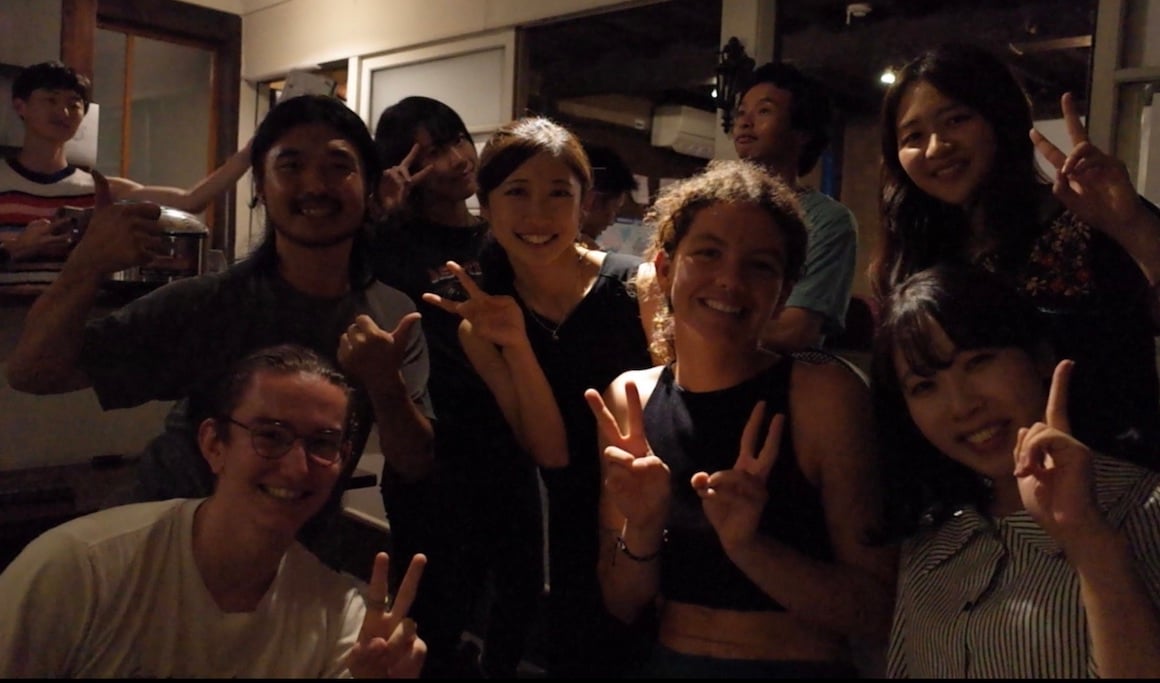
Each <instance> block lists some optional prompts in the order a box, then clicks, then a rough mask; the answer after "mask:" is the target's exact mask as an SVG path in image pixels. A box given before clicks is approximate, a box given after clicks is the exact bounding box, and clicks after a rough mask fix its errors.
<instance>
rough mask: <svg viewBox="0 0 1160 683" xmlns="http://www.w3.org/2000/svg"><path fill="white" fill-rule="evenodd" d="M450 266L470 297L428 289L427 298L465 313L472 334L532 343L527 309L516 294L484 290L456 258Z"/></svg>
mask: <svg viewBox="0 0 1160 683" xmlns="http://www.w3.org/2000/svg"><path fill="white" fill-rule="evenodd" d="M447 268H448V270H450V271H451V272H452V274H454V275H455V277H456V279H458V280H459V284H460V285H461V286H462V287H463V291H464V292H466V293H467V300H466V301H453V300H451V299H444V298H443V297H441V296H439V295H438V294H434V293H431V292H427V293H425V294H424V295H423V301H426V302H427V303H429V304H431V305H433V306H438V307H439V308H441V309H443V310H445V311H447V312H448V313H451V314H453V315H458V316H460V317H462V318H463V319H464V320H466V321H467V322H468V325H469V326H470V329H471V332H472V334H474V335H476V336H478V337H480V338H481V339H485V340H487V341H489V342H491V343H492V344H495V345H496V346H499V347H501V348H507V347H511V346H519V345H527V346H529V347H530V345H531V343H530V342H529V341H528V334H527V330H526V329H525V328H524V312H523V310H522V309H521V308H520V305H519V304H518V303H517V302H516V300H515V299H514V298H512V297H510V296H494V295H491V294H488V293H487V292H485V291H483V290H482V289H480V287H479V285H477V284H475V280H472V279H471V276H470V275H468V274H467V271H465V270H464V269H463V267H462V266H460V265H459V264H458V263H456V262H455V261H448V262H447Z"/></svg>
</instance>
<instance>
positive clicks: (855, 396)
mask: <svg viewBox="0 0 1160 683" xmlns="http://www.w3.org/2000/svg"><path fill="white" fill-rule="evenodd" d="M859 373H860V371H859V370H856V369H855V368H854V367H852V366H851V365H848V364H847V363H846V362H845V361H842V360H841V359H839V358H837V357H828V358H827V357H824V356H821V355H819V356H818V357H817V358H816V359H815V358H811V357H810V356H809V355H808V354H807V355H804V357H803V355H796V356H795V357H794V364H793V370H792V371H791V374H790V400H791V401H793V403H794V404H795V405H798V406H801V407H806V408H810V409H812V408H816V407H824V406H827V405H829V406H831V407H833V408H834V409H839V407H840V406H841V405H843V404H854V405H855V406H861V405H862V404H865V406H866V407H869V402H870V388H869V386H868V385H867V382H866V379H865V378H864V377H863V376H862V375H860V374H859ZM799 411H800V408H799Z"/></svg>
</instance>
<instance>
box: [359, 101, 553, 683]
mask: <svg viewBox="0 0 1160 683" xmlns="http://www.w3.org/2000/svg"><path fill="white" fill-rule="evenodd" d="M375 144H376V145H377V146H378V149H379V152H380V155H381V158H382V162H383V167H384V169H386V170H385V171H384V172H383V178H382V182H381V184H380V187H381V191H380V200H381V203H382V208H383V212H384V213H385V217H384V218H383V219H382V220H380V221H378V222H377V223H376V224H375V226H374V228H375V232H374V236H373V238H372V240H371V242H370V244H369V245H368V253H369V254H370V259H371V264H372V266H373V267H374V269H375V273H376V275H377V277H378V278H379V279H380V280H382V281H383V282H385V283H387V284H389V285H391V286H393V287H396V288H398V289H399V290H401V291H402V292H403V293H405V294H407V295H408V296H409V297H411V298H412V299H413V300H414V301H415V302H416V305H417V306H418V308H419V311H420V312H421V313H422V316H423V318H422V325H423V331H424V333H425V335H426V338H427V345H428V348H429V350H430V354H431V375H430V378H429V380H428V383H427V385H428V389H429V391H430V394H431V399H432V402H433V404H434V406H435V409H436V412H437V416H438V420H437V422H436V423H435V441H434V456H435V463H434V469H433V470H432V472H431V475H430V476H428V477H425V478H423V479H422V480H419V481H414V482H407V481H404V480H402V479H400V478H397V477H395V478H384V480H383V482H382V495H383V503H384V505H385V508H386V511H387V517H388V518H389V519H390V522H391V538H392V543H393V547H394V548H395V550H396V553H395V556H396V558H405V557H409V556H410V555H412V554H414V553H416V552H423V553H425V554H426V555H427V557H429V558H430V559H431V565H430V567H429V568H428V571H427V574H426V579H425V585H426V586H427V588H428V590H426V591H424V592H423V594H422V595H421V596H420V597H419V598H418V600H417V601H416V603H415V607H414V613H415V615H416V617H418V621H419V623H420V624H421V626H420V629H421V632H422V635H423V638H424V640H425V641H426V642H427V646H428V656H427V664H426V668H425V669H424V672H423V675H424V677H425V678H465V677H477V676H478V675H480V673H483V674H484V675H485V676H488V677H494V678H515V677H516V669H517V667H518V665H519V662H520V660H521V658H523V656H524V653H525V650H526V648H527V645H528V636H529V634H530V632H531V630H532V627H533V625H534V623H535V619H536V611H537V607H538V603H539V599H540V593H541V591H542V587H543V576H542V571H541V562H542V559H541V550H540V548H541V545H542V540H541V520H540V500H539V487H538V484H537V482H536V472H535V465H534V464H533V463H532V461H531V459H530V458H529V457H528V456H527V454H526V453H524V452H523V451H522V449H521V448H520V447H519V444H518V443H517V442H516V441H515V438H514V436H513V435H512V431H511V428H510V427H508V425H507V423H506V422H505V421H504V419H503V414H502V413H501V412H500V410H499V407H498V405H497V404H496V402H495V398H494V397H493V396H492V394H491V392H490V391H489V390H488V388H487V385H485V384H484V383H483V381H482V380H481V379H480V377H479V375H478V374H476V372H475V369H474V368H473V367H472V366H471V363H470V361H468V360H467V357H466V356H465V355H464V353H463V347H462V346H461V345H460V343H459V333H458V329H459V316H456V315H453V314H451V313H448V312H447V311H444V310H443V309H441V308H439V307H438V306H433V305H431V304H429V303H427V302H425V301H423V300H422V297H423V295H424V294H426V293H435V294H438V295H440V296H443V297H448V298H463V291H462V288H461V286H460V284H459V281H458V280H457V279H456V277H455V275H454V274H453V273H452V272H451V271H450V270H448V268H447V265H446V263H447V261H455V262H457V263H459V264H461V265H462V266H463V268H464V269H465V270H466V271H467V272H469V273H471V274H472V276H473V277H475V278H478V277H479V275H480V272H481V270H480V266H479V257H480V253H481V251H482V249H483V245H484V243H485V241H486V239H487V233H488V226H487V223H486V221H483V220H482V219H481V218H479V217H478V216H476V215H474V214H472V212H471V210H470V209H469V208H468V205H467V200H468V199H469V198H470V197H471V196H472V195H474V194H475V192H476V189H477V184H476V179H475V174H476V171H477V169H478V164H479V159H478V157H477V155H476V152H475V144H474V143H473V142H472V139H471V135H470V134H469V133H468V131H467V126H466V125H465V124H464V123H463V120H462V119H461V118H460V117H459V115H458V114H457V113H455V111H454V110H453V109H451V108H450V107H448V106H447V105H446V104H444V103H442V102H440V101H438V100H435V99H431V98H429V97H419V96H412V97H405V98H403V99H402V100H399V101H398V102H396V103H395V104H393V105H391V106H389V107H387V108H386V109H384V110H383V112H382V114H380V116H379V120H378V124H377V126H376V127H375ZM397 569H398V572H397V573H401V570H402V567H401V565H400V566H399V567H397ZM489 579H490V585H491V586H492V587H493V588H494V590H493V591H490V594H491V596H492V598H493V599H492V600H491V603H490V605H487V606H486V607H484V608H482V609H481V608H479V607H478V605H480V604H481V603H483V601H484V600H485V599H486V598H487V597H488V595H489V591H488V590H487V588H488V581H489ZM477 614H484V615H486V616H485V618H484V620H483V623H481V624H476V623H473V622H474V619H473V618H474V617H475V616H476V615H477ZM468 629H470V630H475V631H477V632H478V633H477V635H480V636H483V637H484V648H483V652H482V653H480V652H477V651H472V649H473V648H474V645H473V644H472V645H469V644H468V643H470V641H464V640H462V634H463V631H464V630H468Z"/></svg>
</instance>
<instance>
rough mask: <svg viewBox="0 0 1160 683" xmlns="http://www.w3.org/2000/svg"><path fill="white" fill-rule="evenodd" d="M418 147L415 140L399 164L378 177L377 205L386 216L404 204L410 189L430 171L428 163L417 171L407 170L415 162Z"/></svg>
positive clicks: (430, 167)
mask: <svg viewBox="0 0 1160 683" xmlns="http://www.w3.org/2000/svg"><path fill="white" fill-rule="evenodd" d="M419 149H420V147H419V143H417V142H416V143H415V144H414V145H412V146H411V151H410V152H408V153H407V156H405V157H403V160H402V161H400V162H399V165H398V166H392V167H390V168H388V169H387V170H385V171H383V175H382V177H381V178H380V179H379V206H381V207H382V210H383V212H384V213H385V214H386V215H388V216H389V215H391V214H392V213H394V212H396V211H398V210H399V209H401V208H403V206H405V205H406V203H407V197H408V196H409V195H410V194H411V190H412V189H414V187H415V186H416V185H418V184H419V183H421V182H423V178H425V177H427V174H428V173H430V172H431V169H432V166H431V165H430V164H428V165H427V166H424V167H423V168H422V169H420V170H419V171H418V172H417V173H411V171H410V170H409V169H410V168H411V164H413V163H414V162H415V157H416V156H417V155H418V154H419Z"/></svg>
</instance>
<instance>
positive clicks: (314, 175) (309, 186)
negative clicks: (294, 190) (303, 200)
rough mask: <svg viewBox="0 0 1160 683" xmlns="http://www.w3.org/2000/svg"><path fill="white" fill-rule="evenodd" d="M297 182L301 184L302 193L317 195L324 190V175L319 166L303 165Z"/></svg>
mask: <svg viewBox="0 0 1160 683" xmlns="http://www.w3.org/2000/svg"><path fill="white" fill-rule="evenodd" d="M298 182H299V183H301V185H302V188H301V189H302V191H303V192H305V193H308V194H310V193H319V192H322V191H324V190H325V189H326V174H325V172H324V171H323V169H322V168H321V167H320V166H317V165H315V164H305V165H304V166H303V167H302V173H301V174H299V176H298Z"/></svg>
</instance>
